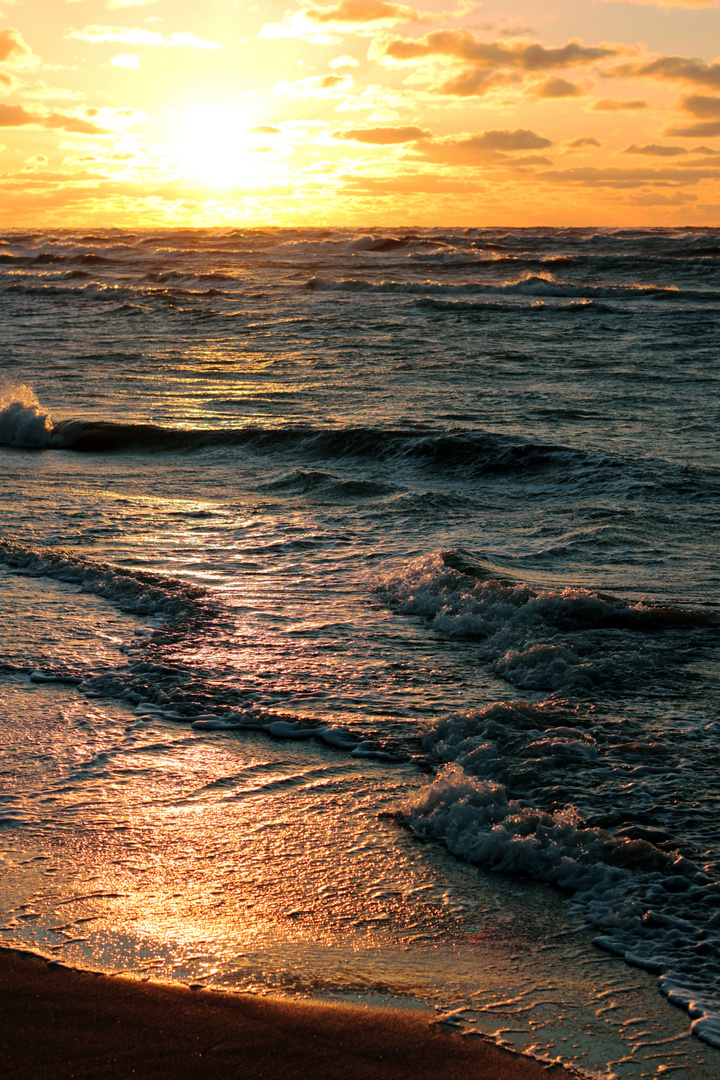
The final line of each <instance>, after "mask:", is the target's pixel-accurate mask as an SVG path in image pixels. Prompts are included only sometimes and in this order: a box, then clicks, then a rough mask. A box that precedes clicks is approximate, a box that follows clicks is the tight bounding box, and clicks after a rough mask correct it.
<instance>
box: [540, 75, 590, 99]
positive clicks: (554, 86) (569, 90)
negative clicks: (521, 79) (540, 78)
mask: <svg viewBox="0 0 720 1080" xmlns="http://www.w3.org/2000/svg"><path fill="white" fill-rule="evenodd" d="M535 93H536V94H537V96H538V97H540V98H567V97H579V96H580V94H582V90H581V89H580V87H579V86H577V85H576V84H575V83H571V82H568V81H567V79H561V78H560V77H559V76H557V75H556V76H555V77H554V78H552V79H546V80H545V82H544V83H541V84H540V85H539V86H536V87H535Z"/></svg>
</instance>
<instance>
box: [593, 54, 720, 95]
mask: <svg viewBox="0 0 720 1080" xmlns="http://www.w3.org/2000/svg"><path fill="white" fill-rule="evenodd" d="M610 74H611V75H617V76H619V77H620V78H622V79H628V78H640V79H642V78H645V79H659V80H660V81H667V82H686V83H695V84H697V85H698V86H710V87H715V86H720V64H718V63H714V64H706V63H705V62H704V61H703V60H689V59H688V58H687V57H685V56H656V57H655V58H654V59H653V60H649V61H646V62H644V63H640V64H619V65H618V66H617V67H615V68H613V69H612V70H611V72H610Z"/></svg>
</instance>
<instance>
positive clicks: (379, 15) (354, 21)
mask: <svg viewBox="0 0 720 1080" xmlns="http://www.w3.org/2000/svg"><path fill="white" fill-rule="evenodd" d="M303 14H304V15H305V16H306V18H308V19H309V20H310V21H311V22H314V23H317V24H318V25H320V26H327V24H328V23H333V24H338V23H339V24H344V23H349V24H350V25H352V26H365V25H367V23H373V24H377V23H381V24H383V25H387V24H389V25H391V26H395V25H397V24H398V23H403V22H426V21H427V19H428V16H427V15H422V14H421V13H420V12H419V11H416V10H415V8H411V7H407V6H406V5H405V4H392V3H387V2H386V0H340V3H339V4H335V5H334V6H333V7H328V8H317V7H308V8H305V10H304V12H303Z"/></svg>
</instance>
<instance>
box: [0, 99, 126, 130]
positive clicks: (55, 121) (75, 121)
mask: <svg viewBox="0 0 720 1080" xmlns="http://www.w3.org/2000/svg"><path fill="white" fill-rule="evenodd" d="M0 127H7V128H11V127H13V128H14V127H41V128H51V129H52V128H55V129H59V130H61V131H72V132H74V133H76V134H79V135H107V134H108V131H107V129H106V128H101V127H98V125H97V124H92V123H90V121H89V120H83V119H82V118H81V117H79V116H69V115H68V114H67V113H59V112H45V111H39V110H33V111H31V110H30V109H25V108H24V107H23V106H22V105H2V104H0Z"/></svg>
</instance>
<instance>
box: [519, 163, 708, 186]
mask: <svg viewBox="0 0 720 1080" xmlns="http://www.w3.org/2000/svg"><path fill="white" fill-rule="evenodd" d="M540 178H541V179H543V180H549V181H550V182H551V183H555V184H580V185H583V186H585V187H612V188H633V187H642V186H644V185H646V184H660V185H661V186H665V187H671V186H675V185H682V184H697V183H699V182H700V181H701V180H717V179H718V178H720V167H717V168H703V167H697V166H696V167H694V168H693V167H691V166H690V165H688V166H687V167H686V168H682V169H671V168H667V169H653V168H650V167H648V166H638V167H637V168H635V169H613V168H610V169H596V168H592V167H590V166H586V167H585V168H578V169H563V170H555V171H553V172H546V173H541V174H540Z"/></svg>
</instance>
